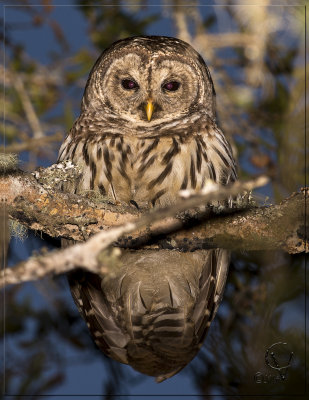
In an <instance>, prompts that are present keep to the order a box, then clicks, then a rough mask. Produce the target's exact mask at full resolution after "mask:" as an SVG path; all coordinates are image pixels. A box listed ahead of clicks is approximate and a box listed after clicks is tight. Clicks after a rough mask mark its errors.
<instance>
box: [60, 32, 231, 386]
mask: <svg viewBox="0 0 309 400" xmlns="http://www.w3.org/2000/svg"><path fill="white" fill-rule="evenodd" d="M63 160H71V161H72V162H73V163H74V164H77V165H79V166H80V168H81V170H82V176H81V178H80V179H79V180H78V181H76V182H75V184H73V185H72V184H70V186H67V187H64V189H65V190H69V191H71V192H74V193H76V194H79V193H82V192H84V191H87V190H93V191H95V192H99V193H101V194H102V195H104V196H105V197H106V198H107V199H110V200H111V201H114V202H117V201H120V202H126V203H128V204H131V205H132V207H133V206H134V207H138V208H140V209H145V208H152V207H162V206H167V205H172V204H173V203H174V202H175V201H176V200H177V197H178V193H179V191H180V190H183V189H193V190H196V191H198V190H200V189H201V188H203V187H204V186H205V183H206V182H207V181H208V180H212V181H214V182H217V183H220V184H227V183H229V182H232V181H234V180H235V179H236V171H235V162H234V159H233V155H232V151H231V148H230V145H229V144H228V142H227V140H226V139H225V137H224V135H223V133H222V132H221V131H220V129H219V128H218V127H217V125H216V119H215V91H214V86H213V82H212V79H211V76H210V73H209V70H208V68H207V66H206V64H205V62H204V61H203V59H202V57H201V56H200V55H199V54H198V53H197V52H196V51H195V50H194V49H193V48H192V47H191V46H190V45H189V44H187V43H185V42H183V41H181V40H179V39H175V38H170V37H163V36H143V37H133V38H128V39H124V40H120V41H118V42H116V43H114V44H113V45H112V46H111V47H109V48H108V49H107V50H105V51H104V52H103V53H102V54H101V56H100V57H99V58H98V60H97V61H96V63H95V65H94V66H93V68H92V70H91V72H90V75H89V78H88V81H87V84H86V88H85V91H84V95H83V99H82V105H81V113H80V116H79V117H78V119H77V120H76V122H75V123H74V125H73V127H72V129H71V131H70V132H69V134H68V136H67V137H66V139H65V141H64V143H63V144H62V146H61V149H60V152H59V161H63ZM228 264H229V253H228V252H227V251H226V250H222V249H214V250H198V251H195V252H190V253H185V252H182V253H180V252H177V251H172V250H160V251H158V250H143V249H141V250H137V251H129V250H127V251H123V252H122V263H121V266H120V267H118V268H117V270H116V272H115V274H114V276H113V277H100V276H98V275H95V274H91V273H89V272H86V271H82V270H77V271H74V272H73V273H72V274H71V275H70V276H69V282H70V286H71V292H72V295H73V298H74V300H75V303H76V305H77V307H78V309H79V311H80V313H81V315H82V316H83V318H84V319H85V321H86V323H87V325H88V328H89V330H90V332H91V334H92V336H93V338H94V341H95V343H96V344H97V346H98V347H99V348H100V349H101V350H102V351H103V352H104V353H105V354H106V355H108V356H109V357H111V358H113V359H115V360H117V361H119V362H121V363H125V364H130V365H131V366H132V367H133V368H135V369H136V370H138V371H140V372H142V373H144V374H148V375H151V376H155V377H156V379H157V381H159V382H160V381H162V380H164V379H166V378H169V377H171V376H173V375H174V374H176V373H177V372H178V371H180V370H181V369H182V368H184V367H185V366H186V365H187V364H188V363H189V362H190V360H191V359H192V358H193V357H194V356H195V355H196V354H197V352H198V350H199V348H200V347H201V345H202V343H203V340H204V338H205V336H206V333H207V331H208V328H209V326H210V323H211V321H212V320H213V318H214V316H215V314H216V311H217V308H218V305H219V303H220V301H221V298H222V294H223V290H224V285H225V281H226V276H227V271H228Z"/></svg>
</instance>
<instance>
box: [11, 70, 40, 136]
mask: <svg viewBox="0 0 309 400" xmlns="http://www.w3.org/2000/svg"><path fill="white" fill-rule="evenodd" d="M12 79H13V82H12V83H13V86H14V87H15V89H16V91H17V93H18V95H19V97H20V100H21V103H22V105H23V108H24V110H25V113H26V117H27V120H28V122H29V125H30V126H31V129H32V132H33V137H34V138H36V139H37V138H42V137H43V136H44V133H43V130H42V128H41V123H40V121H39V118H38V117H37V115H36V112H35V110H34V107H33V105H32V102H31V100H30V97H29V95H28V93H27V91H26V88H25V85H24V82H23V80H22V78H21V77H20V75H19V74H14V75H13V76H12Z"/></svg>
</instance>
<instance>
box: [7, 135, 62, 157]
mask: <svg viewBox="0 0 309 400" xmlns="http://www.w3.org/2000/svg"><path fill="white" fill-rule="evenodd" d="M62 139H63V135H62V133H61V132H56V133H55V134H53V135H49V136H42V137H33V138H30V139H28V140H25V141H23V142H21V143H13V144H11V145H8V146H0V153H4V152H6V153H20V152H22V151H29V150H37V149H38V148H39V147H42V146H45V145H46V144H48V143H53V142H60V141H61V140H62Z"/></svg>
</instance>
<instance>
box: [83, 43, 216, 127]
mask: <svg viewBox="0 0 309 400" xmlns="http://www.w3.org/2000/svg"><path fill="white" fill-rule="evenodd" d="M162 39H164V40H162ZM90 88H91V96H90V95H89V92H90V91H89V89H90ZM213 103H214V90H213V85H212V82H211V78H210V75H209V71H208V69H207V67H206V64H205V63H204V61H203V60H202V58H201V57H200V56H199V54H198V53H197V52H196V51H195V50H194V49H193V48H192V47H191V46H190V45H188V44H187V43H184V42H182V41H180V40H178V39H174V38H163V37H138V38H130V39H126V40H122V41H119V42H116V43H115V44H114V45H113V46H112V47H111V48H109V49H108V50H107V51H105V52H104V53H103V54H102V55H101V57H100V58H99V59H98V61H97V62H96V64H95V66H94V68H93V70H92V72H91V73H90V77H89V80H88V84H87V87H86V91H85V95H84V102H83V106H84V108H85V107H90V108H92V109H96V110H97V111H100V110H102V109H103V110H102V111H104V112H108V113H110V114H113V115H119V116H121V118H123V119H126V120H128V121H131V122H134V123H135V124H138V125H143V126H151V125H156V124H161V123H164V122H171V121H172V120H173V119H177V118H180V117H181V118H183V117H184V116H186V115H190V114H192V113H193V112H195V111H198V110H199V109H201V108H203V109H204V110H205V109H206V111H207V110H208V112H209V114H211V115H212V114H213V112H214V110H213Z"/></svg>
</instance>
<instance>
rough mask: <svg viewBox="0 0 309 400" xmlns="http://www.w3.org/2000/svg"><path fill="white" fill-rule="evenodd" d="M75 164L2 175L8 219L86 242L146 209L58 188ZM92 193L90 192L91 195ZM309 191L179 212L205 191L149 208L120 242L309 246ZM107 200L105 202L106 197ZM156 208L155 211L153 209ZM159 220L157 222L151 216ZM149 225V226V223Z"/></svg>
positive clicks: (231, 191)
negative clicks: (260, 202) (244, 205)
mask: <svg viewBox="0 0 309 400" xmlns="http://www.w3.org/2000/svg"><path fill="white" fill-rule="evenodd" d="M76 173H78V172H76V169H72V168H69V169H68V170H67V171H65V172H64V171H63V170H61V171H60V169H59V168H57V166H52V167H50V168H48V169H41V170H40V171H38V172H35V173H33V174H29V173H24V172H22V171H15V172H14V173H11V174H8V175H4V176H2V177H0V199H1V202H2V204H3V203H5V204H6V211H7V213H8V215H9V217H10V218H12V219H14V220H16V221H18V222H20V223H21V224H23V225H26V226H27V227H28V228H30V229H33V230H38V231H42V232H44V233H46V234H48V235H50V236H52V237H63V238H67V239H73V240H75V241H82V240H85V239H87V238H88V237H89V236H90V235H92V234H94V233H96V232H99V231H100V230H106V229H110V228H111V227H116V226H120V225H123V224H125V223H127V222H130V221H135V220H137V219H138V218H140V217H141V215H143V213H142V212H139V211H137V210H136V209H134V208H131V207H128V206H126V205H121V204H118V205H115V204H111V203H109V202H107V201H104V199H100V198H99V199H98V198H93V196H90V198H87V196H77V195H74V194H68V193H62V192H60V191H57V190H55V188H56V189H57V187H59V185H60V184H61V182H62V180H63V179H75V178H76ZM246 189H247V190H248V186H247V187H246V184H239V183H237V184H236V185H234V188H229V187H227V188H225V187H223V188H220V191H219V193H217V194H216V195H214V194H212V195H211V196H210V197H209V198H210V201H212V200H222V199H226V198H227V197H228V196H230V195H232V196H235V195H236V194H237V193H239V192H241V191H243V190H246ZM88 197H89V194H88ZM307 197H308V190H305V189H303V190H302V191H301V192H299V193H294V194H292V195H291V196H290V197H289V198H288V199H286V200H284V201H283V202H282V203H281V204H279V205H272V206H268V207H266V206H265V207H251V208H249V209H236V210H235V209H234V210H232V211H229V212H228V213H226V212H221V213H220V214H219V215H218V214H211V215H209V213H207V214H205V213H202V212H201V213H198V212H195V213H194V217H192V213H191V214H189V215H188V213H185V214H181V215H180V214H179V213H181V212H184V211H185V210H187V209H192V208H193V207H198V206H201V205H202V204H205V203H207V202H208V200H209V199H208V198H207V196H206V197H205V195H204V196H203V195H193V196H192V197H190V198H189V199H180V201H179V203H177V205H175V206H173V207H170V208H168V209H166V210H161V211H155V212H150V213H148V220H147V221H148V222H147V224H146V225H145V226H144V227H142V228H138V229H135V230H134V231H133V232H132V233H131V235H130V236H129V237H128V236H123V237H121V238H120V239H119V240H118V241H117V243H116V244H117V246H118V247H124V248H139V247H141V246H145V245H150V244H151V245H152V246H156V247H158V248H170V249H175V248H176V249H180V250H182V251H192V250H195V249H201V248H216V247H225V248H232V249H244V250H265V249H267V250H269V249H279V248H281V249H283V250H285V251H287V252H289V253H299V252H303V251H306V249H307V247H306V246H307V244H306V240H305V239H306V238H305V225H306V224H305V215H306V210H305V207H306V198H307ZM102 200H103V201H102ZM155 213H156V214H155ZM154 220H156V223H154V222H153V221H154ZM150 223H152V224H151V227H150V226H149V224H150Z"/></svg>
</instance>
